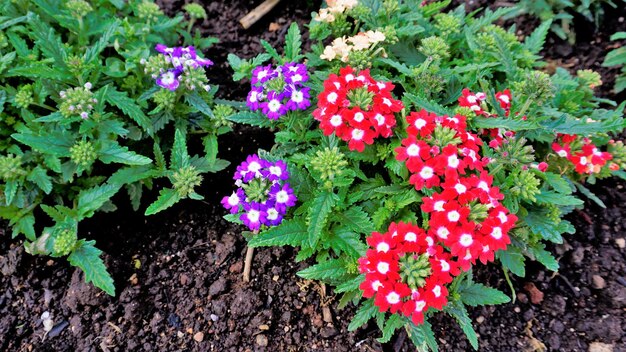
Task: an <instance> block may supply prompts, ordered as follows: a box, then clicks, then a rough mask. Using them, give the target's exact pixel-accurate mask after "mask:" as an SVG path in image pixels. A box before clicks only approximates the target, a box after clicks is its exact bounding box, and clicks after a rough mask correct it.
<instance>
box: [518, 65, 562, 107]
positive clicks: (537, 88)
mask: <svg viewBox="0 0 626 352" xmlns="http://www.w3.org/2000/svg"><path fill="white" fill-rule="evenodd" d="M512 90H513V91H515V92H516V94H519V95H521V96H524V97H526V98H527V99H530V100H531V101H532V103H533V104H535V105H543V103H545V102H546V101H548V100H549V99H552V98H553V97H554V85H553V84H552V80H551V79H550V75H548V74H547V73H545V72H541V71H532V72H528V73H526V74H525V75H524V78H523V79H522V80H521V81H519V82H515V83H513V89H512Z"/></svg>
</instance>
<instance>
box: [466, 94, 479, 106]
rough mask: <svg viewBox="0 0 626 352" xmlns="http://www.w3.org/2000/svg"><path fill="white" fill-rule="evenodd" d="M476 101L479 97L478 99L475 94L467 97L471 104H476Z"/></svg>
mask: <svg viewBox="0 0 626 352" xmlns="http://www.w3.org/2000/svg"><path fill="white" fill-rule="evenodd" d="M476 101H477V99H476V97H475V96H473V95H469V96H468V97H467V102H468V103H470V104H476Z"/></svg>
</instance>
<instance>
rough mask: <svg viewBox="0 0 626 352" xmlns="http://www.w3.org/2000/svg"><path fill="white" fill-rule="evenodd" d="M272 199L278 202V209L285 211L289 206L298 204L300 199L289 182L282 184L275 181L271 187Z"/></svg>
mask: <svg viewBox="0 0 626 352" xmlns="http://www.w3.org/2000/svg"><path fill="white" fill-rule="evenodd" d="M270 199H272V200H274V201H275V202H276V209H278V210H280V211H283V212H285V211H286V209H287V207H292V206H294V205H296V201H297V200H298V199H297V198H296V196H295V195H294V194H293V189H292V188H291V187H290V186H289V183H285V184H284V185H281V184H279V183H275V184H274V185H273V186H272V188H271V189H270Z"/></svg>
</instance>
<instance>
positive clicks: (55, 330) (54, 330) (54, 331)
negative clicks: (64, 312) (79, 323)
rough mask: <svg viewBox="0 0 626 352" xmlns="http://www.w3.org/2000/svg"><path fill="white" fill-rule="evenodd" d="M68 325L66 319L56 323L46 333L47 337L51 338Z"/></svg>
mask: <svg viewBox="0 0 626 352" xmlns="http://www.w3.org/2000/svg"><path fill="white" fill-rule="evenodd" d="M68 325H70V323H68V322H67V321H62V322H60V323H58V324H57V325H55V326H54V327H53V328H52V330H50V332H49V333H48V337H50V338H53V337H57V336H59V335H60V334H61V332H63V330H65V328H66V327H67V326H68Z"/></svg>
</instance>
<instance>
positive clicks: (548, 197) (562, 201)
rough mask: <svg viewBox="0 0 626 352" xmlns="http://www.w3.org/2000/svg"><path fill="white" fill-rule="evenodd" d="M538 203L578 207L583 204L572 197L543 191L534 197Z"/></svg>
mask: <svg viewBox="0 0 626 352" xmlns="http://www.w3.org/2000/svg"><path fill="white" fill-rule="evenodd" d="M535 198H536V199H537V202H538V203H543V204H555V205H562V206H578V205H582V204H584V202H583V201H582V200H580V199H578V198H576V197H574V196H572V195H566V194H563V193H556V192H552V191H546V190H543V191H541V193H539V194H537V195H536V196H535Z"/></svg>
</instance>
